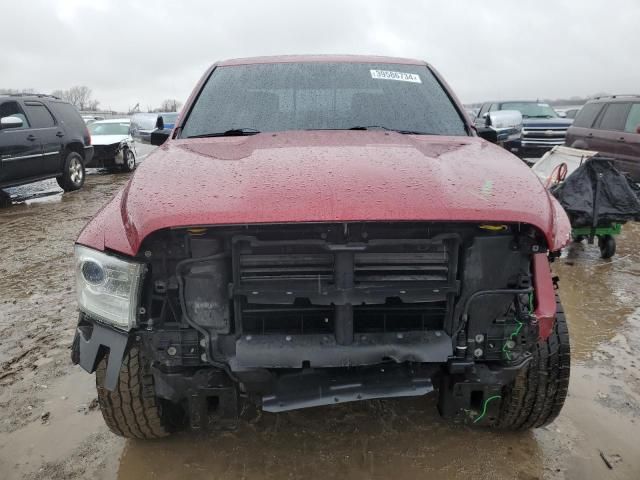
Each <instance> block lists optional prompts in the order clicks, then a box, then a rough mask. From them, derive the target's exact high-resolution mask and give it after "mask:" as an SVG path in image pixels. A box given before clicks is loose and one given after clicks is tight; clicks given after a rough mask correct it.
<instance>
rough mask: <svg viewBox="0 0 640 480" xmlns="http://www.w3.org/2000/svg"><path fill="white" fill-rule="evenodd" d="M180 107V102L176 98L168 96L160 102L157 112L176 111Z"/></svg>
mask: <svg viewBox="0 0 640 480" xmlns="http://www.w3.org/2000/svg"><path fill="white" fill-rule="evenodd" d="M181 107H182V102H179V101H178V100H176V99H173V98H168V99H166V100H164V101H163V102H162V103H161V104H160V108H159V109H158V111H159V112H177V111H178V110H180V108H181Z"/></svg>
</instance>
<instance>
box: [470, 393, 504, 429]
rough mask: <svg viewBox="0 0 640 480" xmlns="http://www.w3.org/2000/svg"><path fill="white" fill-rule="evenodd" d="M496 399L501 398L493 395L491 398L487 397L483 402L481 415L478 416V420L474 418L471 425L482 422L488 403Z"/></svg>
mask: <svg viewBox="0 0 640 480" xmlns="http://www.w3.org/2000/svg"><path fill="white" fill-rule="evenodd" d="M496 398H502V397H501V396H500V395H494V396H493V397H489V398H487V399H486V400H485V401H484V406H483V407H482V413H481V414H480V416H479V417H478V418H476V419H475V420H474V421H473V423H478V422H479V421H480V420H482V419H483V418H484V416H485V415H486V414H487V405H488V404H489V402H490V401H491V400H495V399H496Z"/></svg>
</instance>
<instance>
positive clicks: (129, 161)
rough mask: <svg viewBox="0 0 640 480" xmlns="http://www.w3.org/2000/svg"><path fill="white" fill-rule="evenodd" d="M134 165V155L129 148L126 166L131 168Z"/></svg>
mask: <svg viewBox="0 0 640 480" xmlns="http://www.w3.org/2000/svg"><path fill="white" fill-rule="evenodd" d="M135 166H136V157H134V156H133V153H132V152H131V150H128V151H127V167H128V168H129V170H133V168H134V167H135Z"/></svg>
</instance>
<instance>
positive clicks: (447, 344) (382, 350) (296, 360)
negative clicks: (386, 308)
mask: <svg viewBox="0 0 640 480" xmlns="http://www.w3.org/2000/svg"><path fill="white" fill-rule="evenodd" d="M452 354H453V347H452V341H451V337H450V336H449V335H447V334H446V333H445V332H444V331H441V330H436V331H433V330H430V331H426V332H398V333H376V334H356V335H355V336H354V339H353V343H351V344H348V345H341V344H339V343H338V342H337V341H336V337H335V336H333V335H320V334H317V335H246V336H243V337H241V338H240V339H239V340H238V341H237V342H236V357H235V361H234V362H232V363H231V365H232V368H233V369H242V368H303V367H307V368H308V367H347V366H353V365H375V364H379V363H382V362H385V361H394V362H396V363H402V362H419V363H445V362H446V361H447V359H448V358H449V357H450V356H451V355H452Z"/></svg>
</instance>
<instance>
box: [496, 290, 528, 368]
mask: <svg viewBox="0 0 640 480" xmlns="http://www.w3.org/2000/svg"><path fill="white" fill-rule="evenodd" d="M529 314H530V315H532V314H533V292H531V293H529ZM516 322H518V327H517V328H516V329H515V331H514V332H513V333H512V334H511V335H509V340H512V339H513V337H516V336H518V334H519V333H520V330H522V322H521V321H520V320H518V318H517V317H516ZM502 353H504V354H505V356H506V357H507V360H511V353H510V352H508V351H507V343H506V342H505V344H504V346H503V347H502Z"/></svg>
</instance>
